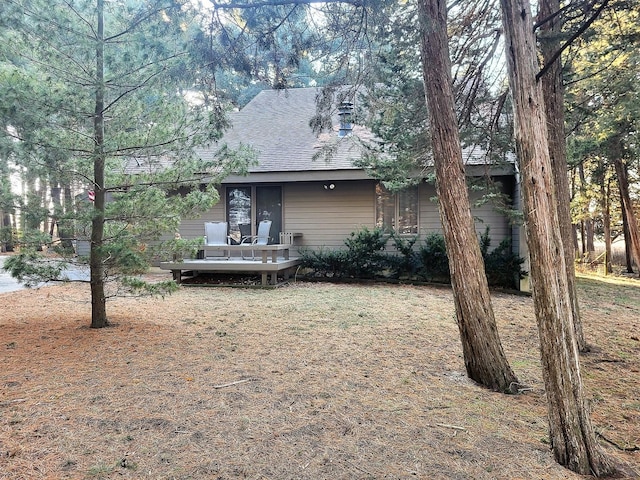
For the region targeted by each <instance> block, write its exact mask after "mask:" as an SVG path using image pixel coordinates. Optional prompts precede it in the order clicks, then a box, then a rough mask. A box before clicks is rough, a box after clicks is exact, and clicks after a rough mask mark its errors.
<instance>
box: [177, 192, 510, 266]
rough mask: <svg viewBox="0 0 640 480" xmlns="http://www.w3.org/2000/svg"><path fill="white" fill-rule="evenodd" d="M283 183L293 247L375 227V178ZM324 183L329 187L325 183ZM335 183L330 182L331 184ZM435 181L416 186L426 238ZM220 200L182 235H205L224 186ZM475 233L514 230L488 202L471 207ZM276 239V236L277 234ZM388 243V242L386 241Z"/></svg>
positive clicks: (338, 242)
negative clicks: (205, 228)
mask: <svg viewBox="0 0 640 480" xmlns="http://www.w3.org/2000/svg"><path fill="white" fill-rule="evenodd" d="M278 185H281V186H282V216H283V231H285V232H292V233H301V234H302V236H301V237H297V238H296V239H295V248H294V251H293V252H292V253H293V254H295V253H297V252H296V250H297V249H298V248H300V247H304V248H311V249H319V248H330V249H334V248H342V247H344V240H345V239H346V238H347V237H348V236H349V234H350V233H351V232H354V231H357V230H359V229H360V228H362V227H368V228H374V227H375V222H376V218H375V217H376V212H375V203H376V196H375V195H376V194H375V185H376V181H374V180H354V181H326V182H296V183H285V184H278ZM325 185H326V186H327V188H325ZM331 185H333V186H334V188H330V186H331ZM480 195H481V194H480V193H479V192H471V193H470V197H471V202H472V204H473V202H475V201H476V200H478V199H479V198H480ZM435 196H436V190H435V186H433V185H430V184H425V183H423V184H421V185H420V186H419V205H418V209H419V213H418V221H419V233H420V236H421V238H425V237H426V236H427V235H428V234H430V233H434V232H435V233H442V226H441V223H440V214H439V211H438V204H437V201H435V200H434V198H435ZM220 198H221V200H220V202H219V203H218V204H216V205H215V206H214V207H213V208H212V209H211V210H209V211H207V212H205V213H204V214H203V215H202V216H201V217H199V218H197V219H188V220H187V219H185V220H183V221H182V224H181V227H180V235H181V236H182V237H183V238H197V237H200V236H202V235H204V222H206V221H224V220H225V219H226V212H225V204H224V198H225V187H224V186H223V187H221V190H220ZM472 214H473V215H474V218H475V219H476V230H477V232H478V235H480V234H482V233H484V231H485V228H486V226H487V225H490V227H491V229H490V236H491V240H492V245H491V246H492V247H496V246H497V245H498V244H499V243H500V242H501V241H502V240H503V239H505V238H509V237H511V235H512V231H513V230H512V227H511V226H510V225H509V223H508V220H507V218H506V217H505V216H504V215H502V214H500V213H498V212H496V211H495V209H494V206H493V205H492V204H490V203H487V204H484V205H482V206H481V207H474V208H472ZM276 241H277V239H276ZM390 248H391V247H390Z"/></svg>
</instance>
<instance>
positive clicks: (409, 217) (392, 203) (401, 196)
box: [376, 183, 418, 234]
mask: <svg viewBox="0 0 640 480" xmlns="http://www.w3.org/2000/svg"><path fill="white" fill-rule="evenodd" d="M376 226H377V227H380V228H384V229H385V230H395V231H396V232H398V233H400V234H417V233H418V187H417V186H414V187H409V188H406V189H404V190H401V191H399V192H397V193H392V192H390V191H389V190H387V189H386V188H385V187H384V185H382V184H381V183H378V184H377V185H376Z"/></svg>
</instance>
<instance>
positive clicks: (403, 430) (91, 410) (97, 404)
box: [0, 278, 640, 480]
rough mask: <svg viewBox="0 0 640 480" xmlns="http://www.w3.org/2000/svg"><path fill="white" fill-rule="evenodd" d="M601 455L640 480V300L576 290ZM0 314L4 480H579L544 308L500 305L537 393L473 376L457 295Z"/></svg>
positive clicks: (63, 293) (638, 295) (329, 295)
mask: <svg viewBox="0 0 640 480" xmlns="http://www.w3.org/2000/svg"><path fill="white" fill-rule="evenodd" d="M579 289H580V298H581V308H582V314H583V318H584V328H585V333H586V336H587V339H588V341H589V343H590V344H591V345H592V351H591V352H590V353H588V354H585V355H583V356H582V357H581V363H582V375H583V380H584V383H585V387H586V393H587V397H588V400H589V402H590V405H591V408H592V419H593V423H594V426H595V428H596V430H597V432H598V435H599V438H600V441H601V443H602V448H603V449H604V450H605V451H606V452H607V453H608V454H610V455H611V456H612V458H614V459H615V461H616V462H619V463H621V464H622V465H624V466H625V468H626V470H627V472H628V474H631V473H632V471H633V469H635V470H636V471H638V470H639V469H640V451H638V446H639V445H640V383H639V382H638V379H639V378H640V374H639V372H640V340H639V338H638V336H639V335H640V329H639V328H638V327H639V326H640V282H638V281H632V280H626V281H624V282H623V281H619V282H614V281H606V282H605V281H601V280H598V279H596V278H581V279H580V282H579ZM87 300H88V286H87V285H80V284H75V285H61V286H52V287H46V288H42V289H40V290H27V291H21V292H13V293H7V294H2V295H0V304H1V305H2V307H3V308H2V309H1V311H0V351H1V352H2V357H1V358H2V369H1V370H0V478H2V479H42V478H46V479H62V478H73V479H76V478H77V479H100V478H105V479H107V478H108V479H115V478H118V479H127V478H131V479H134V478H135V479H174V478H175V479H220V480H222V479H242V478H247V479H332V480H335V479H382V478H385V479H409V478H417V479H465V480H466V479H545V480H554V479H574V478H575V479H577V478H584V477H580V476H578V475H575V474H573V473H571V472H569V471H567V470H565V469H564V468H562V467H560V466H559V465H557V464H556V463H555V462H554V460H553V456H552V454H551V453H550V449H549V445H548V434H547V422H546V406H545V396H544V386H543V384H542V379H541V372H540V360H539V351H538V343H537V328H536V324H535V317H534V314H533V308H532V300H531V298H530V297H527V296H519V295H510V294H506V293H494V295H493V302H494V308H495V310H496V317H497V320H498V324H499V330H500V335H501V338H502V343H503V346H504V348H505V351H506V353H507V356H508V358H509V361H510V362H511V365H512V366H513V368H514V370H515V372H516V374H517V375H518V377H519V379H520V381H521V382H522V383H523V384H526V385H527V386H528V387H529V389H528V390H527V391H526V392H524V393H522V394H520V395H510V396H507V395H502V394H498V393H494V392H491V391H488V390H486V389H484V388H481V387H479V386H477V385H476V384H474V383H473V382H471V381H470V380H469V379H468V378H467V377H466V376H465V372H464V364H463V361H462V353H461V348H460V342H459V339H458V331H457V327H456V323H455V312H454V306H453V301H452V294H451V291H450V289H449V288H445V287H423V286H399V285H333V284H318V283H296V284H291V285H288V286H285V287H282V288H277V289H270V290H260V289H257V290H256V289H240V288H219V287H217V288H204V287H183V288H181V289H180V290H179V292H178V293H176V294H174V295H172V296H170V297H168V298H166V299H164V300H162V299H149V298H146V299H142V298H120V299H116V300H114V301H112V302H111V303H109V305H108V309H109V312H110V318H111V321H112V323H113V325H112V326H111V327H109V328H107V329H103V330H92V329H89V328H88V325H89V322H90V318H89V317H90V304H89V303H88V302H87Z"/></svg>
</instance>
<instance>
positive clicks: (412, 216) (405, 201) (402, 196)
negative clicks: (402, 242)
mask: <svg viewBox="0 0 640 480" xmlns="http://www.w3.org/2000/svg"><path fill="white" fill-rule="evenodd" d="M397 195H398V224H397V225H396V229H397V231H398V232H399V233H413V234H416V233H418V187H417V186H416V187H410V188H407V189H406V190H402V191H401V192H398V194H397Z"/></svg>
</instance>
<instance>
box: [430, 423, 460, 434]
mask: <svg viewBox="0 0 640 480" xmlns="http://www.w3.org/2000/svg"><path fill="white" fill-rule="evenodd" d="M436 426H437V427H443V428H453V429H454V430H461V431H463V432H466V431H467V429H466V428H464V427H459V426H457V425H449V424H447V423H436Z"/></svg>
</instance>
